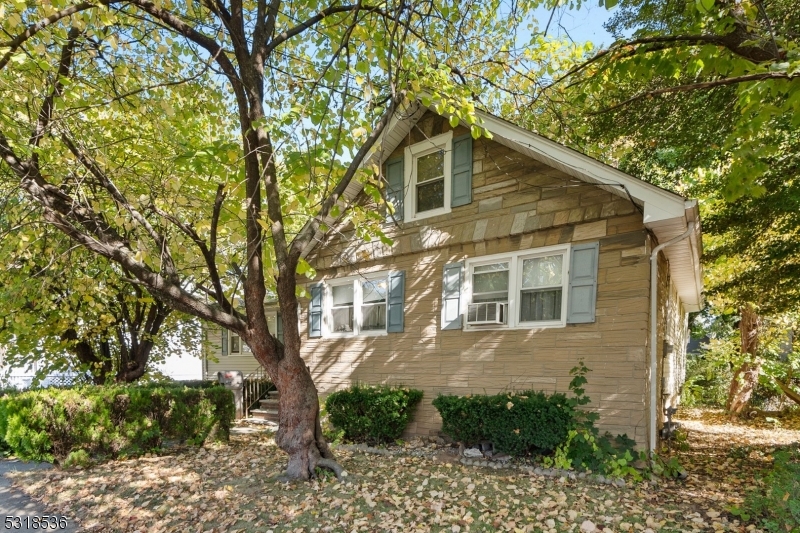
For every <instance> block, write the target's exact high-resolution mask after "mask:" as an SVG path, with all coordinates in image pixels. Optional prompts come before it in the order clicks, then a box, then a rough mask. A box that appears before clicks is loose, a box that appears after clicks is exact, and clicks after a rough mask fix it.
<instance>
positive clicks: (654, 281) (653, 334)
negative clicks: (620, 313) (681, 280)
mask: <svg viewBox="0 0 800 533" xmlns="http://www.w3.org/2000/svg"><path fill="white" fill-rule="evenodd" d="M694 228H695V224H694V222H689V227H688V228H687V229H686V232H684V233H682V234H680V235H678V236H677V237H675V238H674V239H671V240H669V241H667V242H665V243H664V244H659V245H658V246H656V247H655V248H654V249H653V251H652V253H651V254H650V439H649V440H650V442H649V443H648V446H649V448H650V452H651V453H653V452H655V451H656V421H657V411H656V404H657V403H658V395H657V394H656V391H657V390H658V387H657V379H658V363H657V356H658V353H657V349H656V341H657V340H658V330H657V327H658V324H657V315H658V301H657V300H658V252H660V251H661V250H663V249H664V248H666V247H667V246H670V245H672V244H675V243H676V242H679V241H682V240H683V239H685V238H686V237H688V236H689V235H691V234H692V233H693V232H694Z"/></svg>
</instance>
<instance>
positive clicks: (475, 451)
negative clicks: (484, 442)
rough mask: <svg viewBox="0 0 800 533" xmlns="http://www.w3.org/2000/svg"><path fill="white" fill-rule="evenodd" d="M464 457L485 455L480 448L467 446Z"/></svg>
mask: <svg viewBox="0 0 800 533" xmlns="http://www.w3.org/2000/svg"><path fill="white" fill-rule="evenodd" d="M464 457H483V453H481V451H480V450H479V449H478V448H467V449H466V450H464Z"/></svg>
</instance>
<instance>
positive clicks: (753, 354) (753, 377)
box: [726, 304, 761, 417]
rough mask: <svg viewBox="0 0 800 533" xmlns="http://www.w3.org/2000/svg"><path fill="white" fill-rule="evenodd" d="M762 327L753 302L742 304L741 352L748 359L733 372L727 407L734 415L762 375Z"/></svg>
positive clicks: (740, 408)
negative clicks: (759, 337)
mask: <svg viewBox="0 0 800 533" xmlns="http://www.w3.org/2000/svg"><path fill="white" fill-rule="evenodd" d="M760 327H761V318H760V317H759V316H758V313H756V310H755V307H753V306H752V305H751V304H747V305H744V306H742V308H741V320H740V321H739V334H740V337H741V353H742V355H744V356H745V357H746V359H745V361H744V362H743V363H742V365H741V366H740V367H739V368H738V369H737V370H736V372H735V373H734V374H733V379H732V380H731V386H730V388H729V389H728V401H727V402H726V409H727V411H728V413H729V414H730V415H731V416H732V417H736V416H737V415H739V413H741V412H742V409H744V408H745V406H746V405H747V403H748V402H749V401H750V396H752V394H753V390H754V389H755V388H756V385H758V377H759V375H761V361H760V360H759V359H758V355H757V354H758V341H759V339H758V334H759V329H760Z"/></svg>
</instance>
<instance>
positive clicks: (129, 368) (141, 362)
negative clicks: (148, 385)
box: [116, 341, 153, 383]
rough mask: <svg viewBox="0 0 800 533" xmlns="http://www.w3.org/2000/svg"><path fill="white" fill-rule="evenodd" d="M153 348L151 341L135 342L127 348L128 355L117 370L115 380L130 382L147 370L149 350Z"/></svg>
mask: <svg viewBox="0 0 800 533" xmlns="http://www.w3.org/2000/svg"><path fill="white" fill-rule="evenodd" d="M152 349H153V343H152V342H151V341H144V342H141V343H137V344H136V345H135V346H132V347H131V348H130V349H129V350H128V357H127V358H126V360H125V361H124V364H120V368H119V369H118V370H117V376H116V380H117V382H119V383H131V382H133V381H136V380H137V379H139V378H140V377H142V376H143V375H144V373H145V371H146V370H147V363H148V361H149V360H150V352H151V351H152Z"/></svg>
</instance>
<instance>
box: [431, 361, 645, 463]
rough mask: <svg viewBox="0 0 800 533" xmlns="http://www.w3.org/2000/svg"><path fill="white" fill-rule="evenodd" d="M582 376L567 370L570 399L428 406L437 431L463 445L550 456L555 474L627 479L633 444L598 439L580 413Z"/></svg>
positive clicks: (532, 395) (505, 398) (534, 397)
mask: <svg viewBox="0 0 800 533" xmlns="http://www.w3.org/2000/svg"><path fill="white" fill-rule="evenodd" d="M588 373H589V369H588V368H586V365H585V364H584V363H583V361H579V362H578V366H576V367H575V368H573V369H572V370H570V375H571V376H572V380H571V381H570V383H569V389H570V391H571V392H572V396H571V397H567V396H566V395H565V394H559V393H556V394H551V395H547V394H545V393H543V392H535V391H525V392H517V393H514V392H507V393H501V394H496V395H494V396H486V395H475V396H451V395H448V396H444V395H440V396H439V397H437V398H436V399H435V400H434V401H433V406H434V407H436V409H438V410H439V414H440V415H441V416H442V431H443V432H444V433H445V434H447V435H449V436H450V437H452V438H453V439H455V440H457V441H460V442H463V443H464V444H466V445H473V444H476V443H478V442H480V441H484V440H486V441H490V442H491V443H492V444H493V446H494V448H495V449H496V450H498V451H502V452H505V453H507V454H510V455H525V454H529V453H541V454H551V453H553V452H555V454H554V455H553V456H552V457H547V458H546V462H547V463H548V464H550V465H551V466H552V465H554V466H556V467H558V468H565V469H571V468H577V469H580V470H586V469H589V470H592V471H596V472H602V473H613V474H614V475H625V474H628V473H632V472H633V469H632V468H631V467H630V466H629V463H630V462H631V461H632V460H633V458H634V457H635V455H634V451H633V447H634V446H635V444H636V443H635V442H634V441H632V440H631V439H629V438H628V437H627V435H618V436H617V437H612V436H611V435H610V434H608V433H606V435H603V436H600V435H599V431H598V429H597V428H596V427H595V425H594V423H595V421H596V420H597V418H598V415H597V413H594V412H591V411H585V410H583V409H580V407H581V406H583V405H586V404H588V403H589V402H590V400H589V398H588V397H587V396H586V391H585V389H584V388H583V386H584V385H585V384H586V383H587V381H588V380H587V379H586V375H587V374H588Z"/></svg>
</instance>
